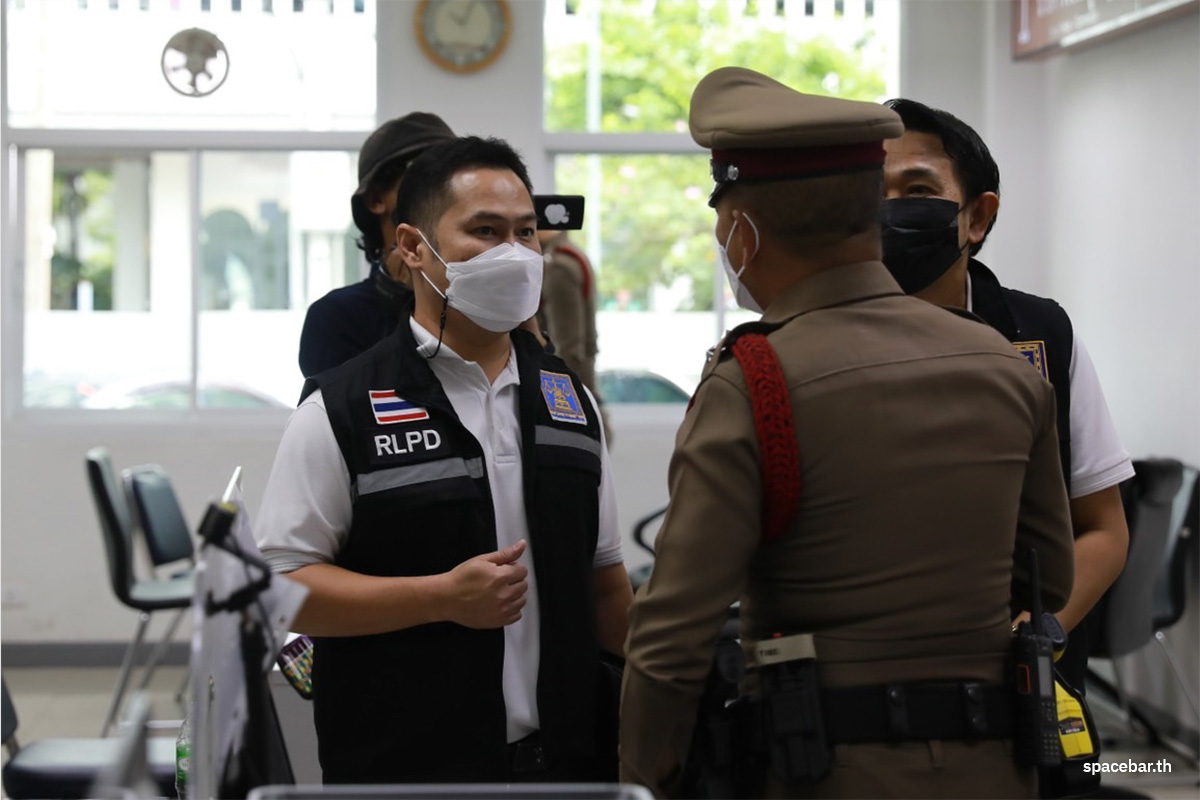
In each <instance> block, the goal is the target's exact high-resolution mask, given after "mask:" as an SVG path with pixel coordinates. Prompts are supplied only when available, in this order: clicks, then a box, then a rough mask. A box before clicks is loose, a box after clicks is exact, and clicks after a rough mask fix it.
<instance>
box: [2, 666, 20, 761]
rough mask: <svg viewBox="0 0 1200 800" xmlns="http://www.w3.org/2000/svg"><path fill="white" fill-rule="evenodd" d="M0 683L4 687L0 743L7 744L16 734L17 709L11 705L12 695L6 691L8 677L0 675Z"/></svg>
mask: <svg viewBox="0 0 1200 800" xmlns="http://www.w3.org/2000/svg"><path fill="white" fill-rule="evenodd" d="M0 685H3V687H4V708H3V717H4V719H3V725H2V726H0V727H2V730H0V733H2V734H3V736H0V743H2V744H5V745H7V744H8V743H9V742H10V741H12V738H13V737H14V736H16V735H17V709H16V706H14V705H13V701H12V695H10V694H9V693H8V679H6V678H4V677H3V676H0Z"/></svg>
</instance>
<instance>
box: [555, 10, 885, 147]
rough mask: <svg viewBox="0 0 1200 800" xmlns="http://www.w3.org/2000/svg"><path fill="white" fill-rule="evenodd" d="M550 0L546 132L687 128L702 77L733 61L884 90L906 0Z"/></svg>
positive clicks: (826, 87) (775, 73)
mask: <svg viewBox="0 0 1200 800" xmlns="http://www.w3.org/2000/svg"><path fill="white" fill-rule="evenodd" d="M837 5H838V8H835V5H834V3H833V2H832V0H818V1H817V2H814V3H812V4H810V7H808V8H806V6H805V4H803V3H796V2H791V1H790V0H788V1H785V2H776V0H709V2H695V0H547V3H546V24H545V41H546V48H545V65H546V66H545V74H546V75H547V76H548V77H547V80H546V83H545V92H546V104H545V109H546V112H545V113H546V120H545V124H546V130H547V131H591V132H601V131H603V132H606V133H616V132H633V131H637V132H674V133H686V132H687V129H688V128H687V115H688V104H689V101H690V99H691V94H692V90H693V89H694V88H695V87H696V84H697V83H698V82H699V81H700V79H701V78H702V77H704V76H705V75H707V74H708V73H709V72H711V71H712V70H714V69H716V68H717V67H722V66H727V65H733V64H736V65H738V66H742V67H748V68H750V69H754V70H758V71H759V72H762V73H764V74H766V75H770V76H772V77H773V78H775V79H776V80H778V81H780V82H782V83H785V84H787V85H788V86H791V87H793V88H795V89H799V90H800V91H804V92H812V93H815V94H827V95H836V96H839V97H847V98H853V99H860V100H883V99H885V96H886V95H887V89H888V88H889V86H893V87H894V85H895V74H896V71H897V69H898V66H897V65H898V59H897V54H896V43H897V42H898V40H899V36H898V26H899V10H898V6H899V4H898V3H891V4H883V5H884V7H885V8H886V13H880V12H881V11H883V9H879V8H876V7H875V4H868V3H866V2H864V1H863V0H857V2H845V3H838V4H837Z"/></svg>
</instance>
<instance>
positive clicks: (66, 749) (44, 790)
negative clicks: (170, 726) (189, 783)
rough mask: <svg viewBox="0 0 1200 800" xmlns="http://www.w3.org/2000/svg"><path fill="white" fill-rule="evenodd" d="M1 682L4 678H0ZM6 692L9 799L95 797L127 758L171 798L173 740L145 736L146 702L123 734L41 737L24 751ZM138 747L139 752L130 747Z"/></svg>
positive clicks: (137, 707) (6, 789)
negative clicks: (72, 737) (98, 790)
mask: <svg viewBox="0 0 1200 800" xmlns="http://www.w3.org/2000/svg"><path fill="white" fill-rule="evenodd" d="M0 680H2V679H0ZM2 683H3V690H4V704H3V705H4V708H3V711H4V714H3V716H4V720H3V723H4V724H3V729H4V730H3V735H4V747H5V749H7V750H8V753H9V757H8V762H7V763H5V765H4V777H3V780H4V795H5V797H9V798H12V800H28V799H29V798H43V799H45V798H83V797H96V796H98V795H97V794H96V792H95V786H96V785H98V783H111V781H99V779H100V778H102V777H104V776H105V775H106V774H108V775H114V776H115V775H116V774H117V773H115V772H113V770H114V769H115V768H117V767H119V766H120V765H121V764H122V762H123V761H129V760H130V759H131V758H132V759H134V760H135V761H137V762H138V766H139V767H144V768H146V771H148V772H149V775H150V779H151V780H152V782H153V784H154V786H155V788H156V790H157V791H158V792H160V793H161V794H163V796H166V797H174V795H175V742H174V740H173V739H168V738H166V737H157V738H148V737H147V736H146V716H147V714H148V706H147V705H146V703H145V702H144V700H145V698H144V697H141V696H139V702H138V703H136V704H133V707H134V710H135V712H136V713H135V716H134V718H133V719H132V720H131V724H130V725H128V726H127V727H125V729H124V731H123V733H122V736H120V737H112V738H97V739H66V738H63V739H40V740H38V741H36V742H32V743H30V744H28V745H26V746H24V747H22V746H20V744H19V743H18V742H17V736H16V733H17V711H16V708H15V707H14V706H13V701H12V696H11V695H10V694H9V692H8V681H7V680H2ZM139 744H140V745H141V746H142V748H143V749H142V750H141V751H140V752H135V751H134V748H135V747H137V746H138V745H139Z"/></svg>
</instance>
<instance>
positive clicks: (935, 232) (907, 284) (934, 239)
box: [880, 197, 965, 294]
mask: <svg viewBox="0 0 1200 800" xmlns="http://www.w3.org/2000/svg"><path fill="white" fill-rule="evenodd" d="M880 222H881V223H882V228H883V263H884V266H886V267H887V268H888V272H890V273H892V277H893V278H895V279H896V282H897V283H899V284H900V288H901V289H903V290H904V291H905V293H906V294H913V293H914V292H919V291H921V290H922V289H924V288H925V287H927V286H929V285H930V284H932V283H933V282H934V281H936V280H937V279H938V278H940V277H942V276H943V275H945V274H946V270H948V269H950V267H951V266H952V265H953V264H954V262H955V261H958V257H959V256H960V255H961V254H962V251H963V250H964V249H965V245H964V246H963V247H959V246H958V203H955V202H954V201H953V200H942V199H940V198H937V197H905V198H901V199H899V200H885V201H884V202H883V208H882V210H881V212H880Z"/></svg>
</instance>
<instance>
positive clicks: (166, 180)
mask: <svg viewBox="0 0 1200 800" xmlns="http://www.w3.org/2000/svg"><path fill="white" fill-rule="evenodd" d="M193 158H198V159H199V168H198V174H199V179H200V185H199V187H198V189H197V187H195V186H194V185H193V182H192V179H191V176H192V174H193V167H192V164H193V161H192V159H193ZM355 164H356V154H354V153H347V152H341V151H332V152H282V153H280V152H271V153H262V152H254V153H243V152H203V153H198V154H195V155H193V154H191V153H179V152H157V153H145V154H131V155H120V156H113V155H110V156H91V155H76V154H73V153H71V152H61V153H60V152H55V151H49V150H27V151H25V152H24V158H23V172H24V177H25V203H24V209H25V230H24V233H25V236H24V240H25V241H24V246H25V263H26V271H25V323H26V333H25V353H24V369H25V394H24V401H25V405H26V406H27V407H32V408H85V409H124V408H149V409H186V408H190V407H191V406H192V395H193V389H192V373H193V367H192V365H193V363H195V365H196V368H195V373H196V390H195V404H196V406H198V407H201V408H204V407H213V408H259V407H270V406H277V407H286V406H292V405H294V404H295V401H296V398H297V397H298V396H299V392H300V387H301V376H300V371H299V368H298V366H297V363H296V358H295V357H294V354H295V353H296V352H297V345H298V342H299V338H300V327H301V325H302V323H303V320H304V313H305V311H306V309H307V308H308V305H309V303H311V302H312V301H313V300H315V299H317V298H319V297H320V296H322V295H324V294H325V293H326V292H328V291H329V290H330V289H333V288H335V287H337V286H342V285H345V284H347V283H352V282H354V281H356V280H361V279H362V278H363V277H364V276H365V274H366V264H365V261H364V259H363V256H362V253H361V252H360V251H359V250H358V249H357V247H356V246H355V239H356V238H357V234H358V231H357V229H355V228H354V226H353V223H352V222H351V220H350V207H349V202H348V199H349V197H350V194H351V193H352V192H353V191H354V188H355V186H356V180H355V170H356V167H355ZM193 196H198V197H199V208H198V210H197V213H196V215H195V220H194V218H193V211H192V205H191V201H190V198H192V197H193ZM196 223H198V227H199V230H198V235H193V230H194V225H195V224H196ZM197 239H198V246H197V248H196V252H195V253H193V247H192V244H191V243H192V242H193V241H195V240H197ZM194 261H195V263H196V264H197V267H196V272H197V273H198V274H197V275H196V279H195V282H193V262H194ZM193 286H196V287H198V294H197V296H196V299H195V302H193V294H194V292H193ZM193 319H194V320H195V329H194V331H193ZM193 341H194V342H195V348H194V357H193ZM282 354H293V355H292V357H290V358H287V357H282Z"/></svg>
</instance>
